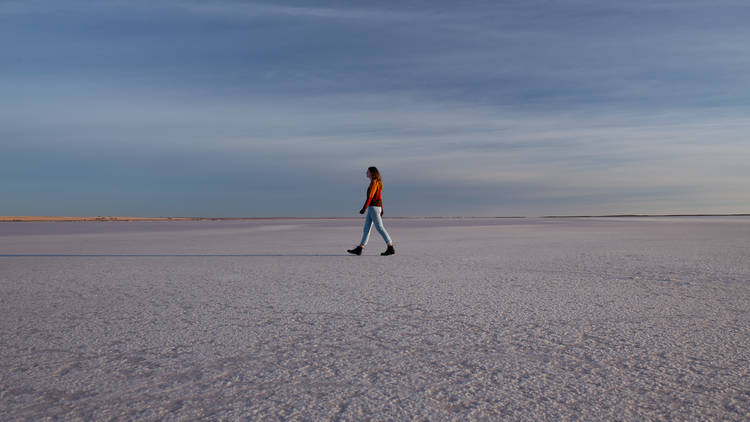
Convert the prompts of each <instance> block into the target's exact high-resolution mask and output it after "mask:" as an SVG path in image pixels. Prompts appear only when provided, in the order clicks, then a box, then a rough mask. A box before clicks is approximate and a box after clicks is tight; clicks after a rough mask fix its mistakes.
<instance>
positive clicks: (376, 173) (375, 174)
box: [367, 166, 383, 183]
mask: <svg viewBox="0 0 750 422" xmlns="http://www.w3.org/2000/svg"><path fill="white" fill-rule="evenodd" d="M367 171H369V172H370V176H371V178H372V180H377V181H378V182H380V183H383V179H381V178H380V172H379V171H378V168H377V167H374V166H373V167H368V168H367Z"/></svg>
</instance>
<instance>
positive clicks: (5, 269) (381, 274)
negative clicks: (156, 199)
mask: <svg viewBox="0 0 750 422" xmlns="http://www.w3.org/2000/svg"><path fill="white" fill-rule="evenodd" d="M386 224H387V226H388V229H389V231H390V233H391V235H392V236H393V237H394V239H395V241H396V250H397V255H395V256H392V257H381V256H379V253H380V252H381V249H384V246H383V245H382V242H380V239H379V238H376V237H373V238H372V239H371V245H370V246H369V247H368V248H367V249H366V251H365V255H364V256H360V257H357V256H346V255H345V254H344V253H342V252H343V251H344V250H345V249H347V248H349V247H351V246H352V245H354V244H355V243H356V241H357V240H358V239H359V235H360V232H359V230H360V222H359V221H356V220H295V221H294V222H293V223H292V224H290V223H288V222H286V221H240V222H237V221H233V222H158V223H153V222H150V223H137V222H86V223H70V222H66V223H3V224H0V309H2V319H0V341H1V342H2V343H1V344H2V346H1V347H0V366H1V369H0V419H2V420H39V419H42V418H45V417H50V418H52V419H60V420H76V419H86V420H108V419H114V420H132V419H139V420H164V419H166V420H194V419H202V418H203V419H212V420H213V419H225V420H243V419H247V420H256V419H267V420H334V419H335V420H339V419H340V420H352V419H357V420H359V419H370V418H372V419H377V420H384V419H399V420H400V419H428V420H450V419H456V420H498V419H502V420H542V419H553V420H557V419H559V420H568V419H581V420H613V419H616V420H654V419H655V420H659V419H670V420H671V419H674V420H748V418H750V373H749V372H750V347H749V346H750V219H748V218H742V217H732V218H730V217H726V218H719V217H716V218H658V219H637V218H634V219H518V220H505V219H451V220H421V219H414V220H410V219H405V220H386Z"/></svg>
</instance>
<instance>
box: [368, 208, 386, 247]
mask: <svg viewBox="0 0 750 422" xmlns="http://www.w3.org/2000/svg"><path fill="white" fill-rule="evenodd" d="M381 209H382V208H380V207H369V208H368V209H367V215H368V216H369V217H370V219H371V220H372V222H373V223H375V228H376V229H377V230H378V232H379V233H380V235H381V236H383V240H385V243H387V244H389V245H390V244H391V236H389V235H388V232H387V231H386V230H385V227H384V226H383V219H382V218H380V210H381Z"/></svg>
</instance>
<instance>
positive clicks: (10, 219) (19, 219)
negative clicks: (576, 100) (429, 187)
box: [0, 214, 750, 223]
mask: <svg viewBox="0 0 750 422" xmlns="http://www.w3.org/2000/svg"><path fill="white" fill-rule="evenodd" d="M615 217H620V218H622V217H628V218H643V217H750V214H607V215H545V216H540V217H525V216H508V217H465V216H442V217H417V216H412V217H390V218H391V219H447V218H452V219H482V218H487V219H490V218H615ZM359 218H360V217H124V216H96V217H82V216H72V217H63V216H0V223H24V222H87V221H253V220H351V219H359Z"/></svg>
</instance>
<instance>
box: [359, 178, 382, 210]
mask: <svg viewBox="0 0 750 422" xmlns="http://www.w3.org/2000/svg"><path fill="white" fill-rule="evenodd" d="M382 190H383V182H379V181H377V180H374V179H373V180H372V181H370V186H368V187H367V197H366V198H365V206H363V207H362V208H367V207H369V206H373V207H382V206H383V199H382V198H381V196H380V195H381V192H382Z"/></svg>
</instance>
